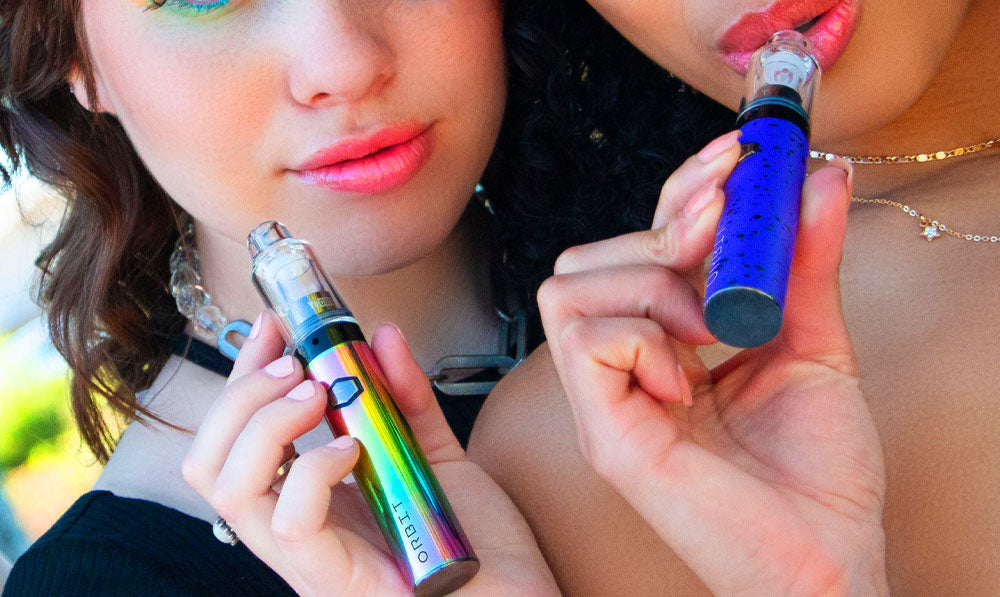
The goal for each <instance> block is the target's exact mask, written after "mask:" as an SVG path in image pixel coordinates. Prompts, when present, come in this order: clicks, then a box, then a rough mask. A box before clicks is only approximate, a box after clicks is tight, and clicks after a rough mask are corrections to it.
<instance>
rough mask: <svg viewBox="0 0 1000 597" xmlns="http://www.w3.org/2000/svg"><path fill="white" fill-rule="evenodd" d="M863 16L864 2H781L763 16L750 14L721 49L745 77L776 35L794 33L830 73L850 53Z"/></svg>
mask: <svg viewBox="0 0 1000 597" xmlns="http://www.w3.org/2000/svg"><path fill="white" fill-rule="evenodd" d="M860 16H861V0H778V2H775V3H774V4H772V5H771V7H770V8H768V9H767V10H765V11H763V12H756V13H747V14H745V15H743V17H742V18H741V19H740V20H739V22H737V23H736V24H735V25H733V26H732V27H730V29H729V30H728V31H726V33H725V35H723V36H722V39H721V40H719V44H718V48H719V51H720V52H721V53H722V58H723V59H724V60H725V61H726V63H727V64H729V66H730V68H732V69H733V70H735V71H736V72H738V73H740V74H741V75H745V74H746V72H747V68H748V66H749V64H750V58H751V57H752V56H753V53H754V52H755V51H757V49H758V48H760V47H761V46H762V45H764V43H765V42H767V40H768V38H770V37H771V35H773V34H774V33H776V32H778V31H782V30H785V29H795V30H797V31H799V32H800V33H802V34H803V35H804V36H805V37H806V39H807V40H809V43H810V44H811V45H812V49H813V53H814V54H815V56H816V60H817V61H818V62H819V66H820V68H822V69H823V70H824V71H826V70H828V69H829V68H830V67H831V66H833V64H834V63H835V62H837V59H838V58H840V55H841V54H843V53H844V50H845V49H847V44H848V42H850V41H851V36H852V35H854V30H855V29H856V28H857V25H858V20H859V18H860Z"/></svg>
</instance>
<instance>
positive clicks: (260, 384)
mask: <svg viewBox="0 0 1000 597" xmlns="http://www.w3.org/2000/svg"><path fill="white" fill-rule="evenodd" d="M256 342H266V340H263V339H262V337H260V336H259V337H257V338H255V339H252V340H251V339H248V340H247V343H246V344H245V345H244V348H243V350H248V349H249V350H255V349H256V347H254V346H252V345H253V344H254V343H256ZM248 354H250V353H249V352H248ZM254 354H258V353H257V352H256V351H255V353H254ZM259 354H262V352H261V353H259ZM240 356H241V357H242V356H243V352H242V351H241V353H240ZM302 380H303V372H302V365H301V364H299V362H298V361H297V360H295V358H294V357H292V356H291V355H287V356H284V357H280V358H279V359H277V360H275V361H273V362H271V363H269V364H267V363H265V365H264V366H263V367H262V368H260V369H259V370H256V371H253V372H252V373H246V374H245V375H243V376H242V377H240V378H239V379H238V380H236V381H234V382H233V383H232V384H230V385H229V386H227V387H226V389H225V390H224V391H223V392H222V394H221V395H220V396H219V397H218V398H217V399H216V401H215V402H214V403H213V404H212V406H211V407H209V409H208V412H207V413H206V414H205V418H204V419H203V420H202V423H201V425H200V427H199V429H198V434H197V435H195V438H194V441H193V442H192V444H191V448H190V449H189V450H188V454H187V456H186V457H185V458H184V462H183V463H182V465H181V474H182V475H183V477H184V480H185V481H187V483H188V484H189V485H191V487H193V488H194V489H195V490H196V491H198V492H199V493H200V494H201V495H202V496H204V497H206V498H207V496H208V495H209V493H210V491H211V487H212V485H213V484H214V483H215V480H216V478H217V477H218V476H219V472H220V471H221V470H222V466H223V464H224V463H225V461H226V458H228V456H229V452H230V450H231V449H232V447H233V444H234V443H235V442H236V438H237V437H239V435H240V433H241V432H242V431H243V429H244V427H246V425H247V423H248V422H249V421H250V419H251V418H252V417H253V416H254V414H255V413H256V412H257V411H258V410H260V409H261V408H262V407H264V406H265V405H267V404H270V403H272V402H274V401H275V400H277V399H278V398H280V397H282V396H284V395H286V394H287V393H288V392H290V391H291V390H292V388H294V387H295V386H296V385H298V384H299V383H300V382H302Z"/></svg>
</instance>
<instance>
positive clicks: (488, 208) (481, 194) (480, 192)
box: [472, 184, 497, 218]
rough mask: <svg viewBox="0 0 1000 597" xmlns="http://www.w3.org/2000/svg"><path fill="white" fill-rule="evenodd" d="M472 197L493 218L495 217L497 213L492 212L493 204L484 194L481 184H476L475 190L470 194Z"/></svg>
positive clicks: (484, 188) (484, 189) (484, 190)
mask: <svg viewBox="0 0 1000 597" xmlns="http://www.w3.org/2000/svg"><path fill="white" fill-rule="evenodd" d="M472 196H473V197H475V198H476V201H479V202H480V203H482V205H483V207H484V208H486V211H488V212H489V213H490V215H491V216H493V217H494V218H495V217H496V216H497V212H496V211H494V210H493V204H492V203H491V202H490V197H489V195H487V194H486V187H484V186H483V185H482V184H477V185H476V190H475V191H473V192H472Z"/></svg>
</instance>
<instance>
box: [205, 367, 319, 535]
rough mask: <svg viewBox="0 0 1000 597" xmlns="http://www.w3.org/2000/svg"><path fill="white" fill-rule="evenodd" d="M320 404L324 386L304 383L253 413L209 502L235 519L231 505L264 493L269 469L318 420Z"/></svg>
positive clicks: (271, 473)
mask: <svg viewBox="0 0 1000 597" xmlns="http://www.w3.org/2000/svg"><path fill="white" fill-rule="evenodd" d="M325 405H326V390H325V388H324V387H323V386H322V385H320V384H318V383H316V382H314V381H304V382H302V383H301V384H299V385H297V386H295V388H293V389H292V390H291V391H290V392H289V393H288V395H287V396H285V397H282V398H279V399H277V400H275V401H274V402H271V403H270V404H268V405H266V406H264V407H263V408H261V409H260V410H258V411H257V412H256V413H254V414H253V416H252V417H250V420H249V421H247V423H246V426H245V427H244V429H243V431H242V432H241V433H240V434H239V437H237V438H236V441H235V442H234V443H233V444H232V448H231V449H230V450H229V455H228V457H227V459H226V461H225V464H224V465H223V467H222V470H221V471H219V475H218V477H217V478H216V480H215V483H214V486H213V489H212V494H211V502H210V503H212V505H213V506H217V507H218V508H217V510H218V509H220V508H221V509H222V510H224V511H226V512H227V513H228V514H229V516H230V517H232V519H233V521H236V520H238V514H237V513H236V512H234V510H235V509H236V508H235V507H233V506H230V504H245V503H249V502H251V501H253V500H255V499H256V498H260V497H263V496H265V495H267V494H269V493H270V491H271V483H272V482H273V480H274V472H275V471H276V470H277V469H278V467H279V466H280V465H281V463H282V462H284V461H285V460H286V459H287V452H288V450H287V447H288V446H290V445H291V444H292V442H293V441H294V440H295V439H296V438H298V437H300V436H302V435H304V434H305V433H306V432H307V431H309V430H310V429H312V428H314V427H316V425H318V424H319V423H320V422H321V421H322V420H323V412H324V408H325ZM220 447H221V446H220ZM220 514H221V512H220ZM224 516H225V515H224ZM227 520H228V518H227Z"/></svg>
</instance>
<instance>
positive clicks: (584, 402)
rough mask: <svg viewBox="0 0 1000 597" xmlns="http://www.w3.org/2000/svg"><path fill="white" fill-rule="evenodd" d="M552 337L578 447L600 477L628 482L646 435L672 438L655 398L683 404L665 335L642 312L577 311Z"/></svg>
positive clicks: (686, 398) (684, 394) (685, 392)
mask: <svg viewBox="0 0 1000 597" xmlns="http://www.w3.org/2000/svg"><path fill="white" fill-rule="evenodd" d="M555 343H556V347H555V349H556V350H558V351H559V352H560V354H561V358H560V359H558V360H559V361H560V364H559V366H558V370H559V374H560V377H561V379H562V382H563V384H564V386H565V387H566V390H567V396H568V398H569V400H570V403H571V404H572V405H573V412H574V419H575V420H576V423H577V434H578V437H579V439H580V444H581V449H582V450H583V454H584V455H586V456H587V458H588V460H590V462H591V464H592V465H593V466H594V468H595V470H596V471H597V472H598V474H600V475H601V476H602V477H604V478H605V479H607V480H608V481H610V482H612V483H613V484H615V485H616V486H621V487H622V488H624V487H626V486H628V485H630V484H631V482H630V481H629V480H628V479H629V478H630V476H631V473H634V472H635V471H636V470H638V469H639V467H640V465H641V462H640V460H641V454H642V453H643V451H644V450H645V449H646V447H647V446H648V445H649V442H650V440H652V441H653V443H655V444H661V443H664V442H666V444H672V443H673V442H674V440H675V439H676V430H675V428H674V425H673V423H672V421H671V420H670V419H669V417H668V416H667V413H666V412H665V411H664V410H663V408H664V405H663V404H662V403H664V402H684V403H686V404H690V403H691V393H690V388H689V387H688V384H687V378H686V377H685V376H684V374H683V372H682V370H681V369H680V366H679V364H678V361H677V357H676V355H675V354H674V351H673V350H672V348H671V345H670V341H669V338H668V336H667V334H666V333H665V332H664V331H663V329H662V328H661V327H659V326H658V325H656V324H655V323H653V322H652V321H649V320H648V319H638V318H580V319H576V320H574V321H573V322H572V323H571V324H570V325H567V326H566V327H565V328H564V329H563V330H562V332H561V334H560V335H559V337H558V338H556V339H555ZM636 386H638V390H639V391H637V388H636ZM648 433H654V434H655V437H647V436H646V435H647V434H648Z"/></svg>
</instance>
